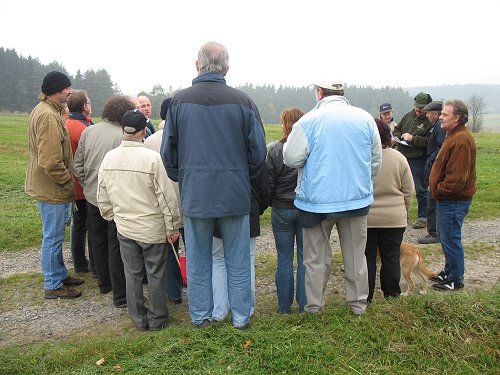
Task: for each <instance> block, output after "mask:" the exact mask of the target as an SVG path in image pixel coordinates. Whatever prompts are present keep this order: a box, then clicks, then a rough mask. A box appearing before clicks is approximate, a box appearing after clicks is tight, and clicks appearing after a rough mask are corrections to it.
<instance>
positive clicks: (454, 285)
mask: <svg viewBox="0 0 500 375" xmlns="http://www.w3.org/2000/svg"><path fill="white" fill-rule="evenodd" d="M432 287H433V288H434V289H438V290H457V289H462V288H463V287H464V284H463V283H462V282H460V281H451V280H447V281H443V282H442V283H437V284H432Z"/></svg>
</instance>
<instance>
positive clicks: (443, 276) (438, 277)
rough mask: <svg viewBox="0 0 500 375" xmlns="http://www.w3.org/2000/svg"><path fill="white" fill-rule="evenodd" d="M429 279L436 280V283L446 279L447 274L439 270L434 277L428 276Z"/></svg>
mask: <svg viewBox="0 0 500 375" xmlns="http://www.w3.org/2000/svg"><path fill="white" fill-rule="evenodd" d="M429 279H430V280H432V281H437V282H438V283H441V282H444V281H446V280H448V275H447V274H446V273H445V272H444V271H441V272H439V273H438V274H436V276H435V277H434V276H432V277H429Z"/></svg>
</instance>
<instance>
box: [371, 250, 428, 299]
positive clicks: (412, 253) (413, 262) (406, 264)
mask: <svg viewBox="0 0 500 375" xmlns="http://www.w3.org/2000/svg"><path fill="white" fill-rule="evenodd" d="M377 263H380V253H379V251H378V249H377ZM399 264H400V266H401V273H402V274H403V277H404V278H405V280H406V282H407V283H408V289H407V290H406V292H405V293H403V295H404V296H407V295H409V294H411V293H412V292H413V289H415V283H414V282H413V280H412V278H411V274H412V273H414V274H415V275H417V276H419V277H420V278H421V279H422V281H423V282H424V289H425V290H424V291H421V292H420V293H425V292H426V291H427V280H426V279H425V277H424V275H425V276H427V277H428V278H432V277H434V278H435V277H437V274H436V273H434V272H431V271H429V270H428V269H427V267H426V265H425V258H424V255H423V254H422V252H421V251H420V250H419V249H418V248H417V247H415V246H413V245H410V244H409V243H407V242H402V243H401V247H400V255H399Z"/></svg>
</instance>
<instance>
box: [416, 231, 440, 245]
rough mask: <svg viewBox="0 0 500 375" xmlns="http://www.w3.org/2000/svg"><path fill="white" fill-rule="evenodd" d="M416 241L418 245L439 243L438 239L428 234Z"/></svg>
mask: <svg viewBox="0 0 500 375" xmlns="http://www.w3.org/2000/svg"><path fill="white" fill-rule="evenodd" d="M417 241H418V243H421V244H425V245H428V244H431V243H439V238H438V237H437V236H434V235H432V234H428V235H427V236H425V237H420V238H419V239H417Z"/></svg>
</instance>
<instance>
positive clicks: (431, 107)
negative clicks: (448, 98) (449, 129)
mask: <svg viewBox="0 0 500 375" xmlns="http://www.w3.org/2000/svg"><path fill="white" fill-rule="evenodd" d="M424 109H425V110H426V111H435V112H441V111H442V110H443V102H440V101H439V100H434V101H433V102H430V103H429V104H427V105H426V106H425V107H424Z"/></svg>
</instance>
